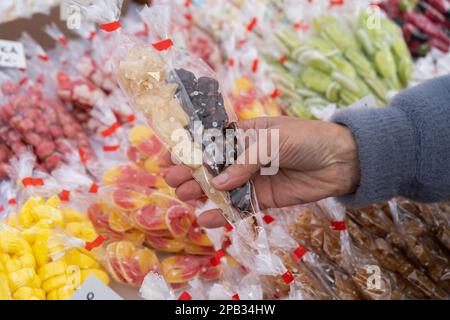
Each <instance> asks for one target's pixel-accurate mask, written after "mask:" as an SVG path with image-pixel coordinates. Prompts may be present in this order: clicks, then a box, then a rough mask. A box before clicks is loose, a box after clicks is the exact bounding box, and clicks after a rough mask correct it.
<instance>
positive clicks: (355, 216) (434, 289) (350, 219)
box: [346, 204, 445, 299]
mask: <svg viewBox="0 0 450 320" xmlns="http://www.w3.org/2000/svg"><path fill="white" fill-rule="evenodd" d="M346 225H347V228H348V231H349V233H350V235H351V237H352V239H353V241H354V242H355V243H356V244H357V245H358V246H359V247H361V248H364V249H365V250H367V251H369V252H370V253H371V254H372V255H373V256H374V257H375V258H376V259H377V260H378V262H379V263H380V265H381V266H382V267H383V268H386V269H387V270H389V271H391V272H395V273H397V274H399V275H400V276H401V277H402V278H403V281H404V282H406V283H407V284H408V286H407V290H409V292H410V295H411V296H412V297H414V298H417V299H420V298H431V299H437V298H443V297H445V292H444V291H443V289H442V288H440V287H439V286H438V285H437V284H436V283H435V282H434V281H433V280H432V279H431V278H430V277H429V276H428V275H427V274H426V273H425V272H423V269H422V268H420V267H418V265H417V264H416V262H415V261H414V260H412V261H411V259H409V256H410V255H408V254H407V252H408V250H405V249H406V245H405V242H404V239H403V236H402V235H401V233H399V232H398V231H397V230H396V227H395V225H394V222H393V221H392V218H391V212H390V210H389V208H388V205H387V204H382V205H374V206H371V207H369V208H365V209H359V210H348V214H347V217H346ZM405 252H406V254H405ZM405 290H406V289H405Z"/></svg>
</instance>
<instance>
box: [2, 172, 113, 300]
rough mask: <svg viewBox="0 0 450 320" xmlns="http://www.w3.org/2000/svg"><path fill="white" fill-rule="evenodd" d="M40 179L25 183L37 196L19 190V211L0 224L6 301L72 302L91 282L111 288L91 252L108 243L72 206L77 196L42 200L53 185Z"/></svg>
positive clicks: (76, 208) (107, 278)
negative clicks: (92, 279) (94, 281)
mask: <svg viewBox="0 0 450 320" xmlns="http://www.w3.org/2000/svg"><path fill="white" fill-rule="evenodd" d="M72 178H73V177H72ZM39 179H40V178H31V177H30V178H26V179H25V181H28V182H30V181H33V183H35V184H36V186H34V187H33V188H34V189H33V192H31V190H27V191H28V192H24V190H21V189H22V188H24V187H25V188H27V187H26V186H23V185H22V186H19V193H18V195H17V199H14V200H15V203H16V204H15V205H14V210H11V212H10V213H9V214H8V216H7V217H6V218H4V219H3V220H2V223H1V224H0V258H1V259H0V288H1V289H0V295H1V296H0V298H1V299H2V300H3V299H11V298H12V299H17V300H30V299H33V300H44V299H49V300H56V299H58V300H59V299H70V297H71V296H72V294H73V293H74V292H75V290H76V289H78V288H79V287H80V286H81V285H82V284H83V282H84V281H85V280H86V279H87V278H88V277H90V276H95V277H97V278H98V279H99V280H101V281H103V282H104V283H105V284H109V277H108V275H107V273H106V272H105V271H104V270H103V269H102V268H101V266H100V264H99V262H98V261H97V259H96V257H95V255H94V254H93V252H92V250H94V249H95V248H97V247H99V246H100V245H101V244H102V243H103V238H102V237H101V236H99V235H98V234H97V233H96V231H95V229H94V226H93V225H92V223H91V222H90V221H89V219H88V217H87V215H86V214H85V213H84V212H83V211H82V210H79V209H78V208H81V206H80V205H79V204H78V203H77V202H76V201H73V199H74V198H75V193H74V192H73V193H72V192H69V191H68V190H63V191H62V192H61V193H59V194H56V195H53V196H50V197H43V196H40V195H38V194H39V193H40V191H42V193H43V194H45V193H46V192H48V191H50V189H51V188H49V186H46V185H45V182H46V181H49V179H45V180H39ZM44 181H45V182H44ZM38 182H39V183H38ZM37 184H39V186H38V185H37ZM41 189H47V190H41ZM34 191H35V192H34ZM32 193H34V194H32Z"/></svg>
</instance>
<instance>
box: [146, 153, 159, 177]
mask: <svg viewBox="0 0 450 320" xmlns="http://www.w3.org/2000/svg"><path fill="white" fill-rule="evenodd" d="M144 169H145V171H147V172H150V173H154V174H160V173H161V160H159V159H158V158H157V157H150V158H148V159H147V160H145V162H144Z"/></svg>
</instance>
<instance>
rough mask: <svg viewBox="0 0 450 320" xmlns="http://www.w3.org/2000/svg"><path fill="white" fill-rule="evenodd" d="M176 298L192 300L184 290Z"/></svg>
mask: <svg viewBox="0 0 450 320" xmlns="http://www.w3.org/2000/svg"><path fill="white" fill-rule="evenodd" d="M178 300H192V296H191V295H190V294H189V293H188V292H187V291H184V292H183V293H182V294H181V295H180V296H179V297H178Z"/></svg>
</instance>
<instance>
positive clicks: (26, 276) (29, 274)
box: [8, 268, 36, 292]
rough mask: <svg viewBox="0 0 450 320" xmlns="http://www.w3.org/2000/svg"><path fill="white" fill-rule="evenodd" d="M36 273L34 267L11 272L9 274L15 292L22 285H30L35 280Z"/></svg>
mask: <svg viewBox="0 0 450 320" xmlns="http://www.w3.org/2000/svg"><path fill="white" fill-rule="evenodd" d="M35 275H36V273H35V271H34V269H32V268H24V269H20V270H18V271H14V272H11V273H10V274H9V275H8V279H9V285H10V287H11V289H12V291H13V292H14V291H16V290H17V289H19V288H20V287H24V286H27V285H29V284H30V283H31V282H32V281H33V280H34V276H35Z"/></svg>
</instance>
